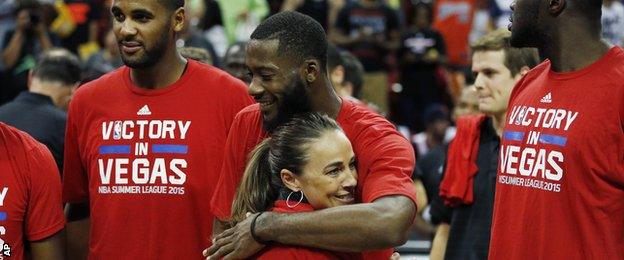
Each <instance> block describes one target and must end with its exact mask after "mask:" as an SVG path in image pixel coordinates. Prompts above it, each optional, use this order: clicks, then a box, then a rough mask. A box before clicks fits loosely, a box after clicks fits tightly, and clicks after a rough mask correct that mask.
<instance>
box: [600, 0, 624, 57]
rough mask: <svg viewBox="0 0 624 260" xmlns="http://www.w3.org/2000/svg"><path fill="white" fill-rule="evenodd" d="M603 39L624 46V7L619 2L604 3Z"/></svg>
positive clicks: (609, 1) (611, 0)
mask: <svg viewBox="0 0 624 260" xmlns="http://www.w3.org/2000/svg"><path fill="white" fill-rule="evenodd" d="M601 23H602V37H604V38H605V39H606V40H607V41H609V42H610V43H612V44H615V45H619V46H622V41H623V40H624V5H622V3H621V2H620V1H618V0H603V1H602V17H601Z"/></svg>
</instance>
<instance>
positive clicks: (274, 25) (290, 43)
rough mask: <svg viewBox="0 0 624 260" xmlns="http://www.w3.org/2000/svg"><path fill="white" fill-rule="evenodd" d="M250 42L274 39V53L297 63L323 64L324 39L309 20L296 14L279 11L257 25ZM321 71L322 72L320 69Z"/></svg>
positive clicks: (325, 62) (324, 62)
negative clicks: (276, 52) (275, 48)
mask: <svg viewBox="0 0 624 260" xmlns="http://www.w3.org/2000/svg"><path fill="white" fill-rule="evenodd" d="M251 39H252V40H274V39H275V40H278V41H279V47H278V53H279V54H280V55H282V54H285V55H288V57H289V58H291V59H294V61H296V62H298V63H301V62H303V61H304V60H306V59H309V58H313V59H317V60H318V61H319V62H320V63H321V67H323V68H325V66H326V65H327V38H326V36H325V30H323V27H322V26H321V25H320V24H319V23H318V22H317V21H316V20H314V19H313V18H312V17H310V16H307V15H304V14H301V13H298V12H280V13H277V14H274V15H272V16H270V17H269V18H267V19H266V20H265V21H264V22H262V23H260V25H258V27H257V28H256V30H254V31H253V33H252V34H251ZM321 71H323V73H325V72H324V69H322V70H321Z"/></svg>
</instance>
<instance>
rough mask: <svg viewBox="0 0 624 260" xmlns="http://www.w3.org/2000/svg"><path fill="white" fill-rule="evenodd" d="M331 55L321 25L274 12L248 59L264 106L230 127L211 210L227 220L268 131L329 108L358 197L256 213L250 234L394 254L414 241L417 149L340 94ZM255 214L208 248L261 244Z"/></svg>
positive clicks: (215, 251) (216, 253)
mask: <svg viewBox="0 0 624 260" xmlns="http://www.w3.org/2000/svg"><path fill="white" fill-rule="evenodd" d="M326 53H327V40H326V38H325V32H324V31H323V28H322V27H321V25H320V24H318V23H317V22H316V21H314V20H313V19H312V18H310V17H308V16H305V15H302V14H299V13H294V12H282V13H279V14H276V15H274V16H271V17H270V18H268V19H267V20H266V21H264V22H263V23H261V24H260V25H259V26H258V28H257V29H256V30H255V31H254V33H253V34H252V35H251V41H250V42H249V44H248V45H247V60H246V64H247V67H248V68H249V69H250V71H251V74H252V78H253V79H252V82H251V85H250V88H249V93H250V94H251V95H252V96H253V97H254V98H255V99H256V101H257V102H258V103H259V104H255V105H252V106H249V107H247V108H245V109H244V110H242V111H241V112H240V113H238V115H237V116H236V119H235V121H234V123H233V124H232V129H233V131H232V132H231V133H230V135H229V136H228V140H227V143H226V147H225V155H224V162H223V168H222V172H221V175H220V178H219V182H218V184H217V190H216V191H215V195H214V196H213V200H212V202H211V209H212V211H213V213H214V214H215V215H216V216H217V218H218V219H219V220H221V221H227V220H228V219H229V217H230V209H231V207H232V201H233V199H234V195H235V192H236V188H237V186H238V185H239V183H240V180H241V177H242V174H243V170H244V168H245V163H246V160H247V155H248V154H249V152H250V151H251V150H252V149H253V148H254V147H255V146H256V145H257V144H258V143H260V141H261V140H263V139H264V138H265V137H266V136H267V133H270V132H271V131H272V130H273V129H275V127H277V126H278V125H280V124H282V123H283V122H285V121H286V120H288V119H289V118H290V117H292V115H294V114H296V113H300V112H306V111H319V112H323V113H325V114H327V115H329V116H331V117H333V118H335V119H336V121H337V122H338V124H339V125H340V126H341V127H342V129H343V130H344V132H345V134H346V135H347V137H348V138H349V140H350V141H351V144H352V145H353V150H354V152H355V154H356V157H357V161H358V187H357V191H356V195H357V199H358V200H359V202H361V203H360V204H356V205H349V206H341V207H335V208H331V209H325V210H319V211H315V212H310V213H305V214H280V213H274V212H267V213H265V214H262V215H261V216H259V217H258V218H257V223H256V224H257V225H256V226H255V229H254V230H253V232H254V233H255V235H256V236H257V238H258V239H259V240H261V241H275V242H278V243H280V244H286V245H293V246H305V247H313V248H320V249H326V250H330V251H341V252H363V251H371V252H366V253H364V254H363V256H364V257H365V258H368V259H388V258H389V257H390V255H391V254H392V250H391V249H388V248H392V247H395V246H399V245H401V244H402V243H404V242H405V240H406V239H407V235H408V234H409V227H410V225H411V223H412V220H413V218H414V214H415V212H416V206H415V205H416V203H415V201H416V195H415V191H414V188H413V183H412V180H411V174H412V171H413V168H414V151H413V149H412V147H411V145H410V143H409V142H408V141H407V140H406V139H405V138H404V137H402V135H401V134H400V133H398V132H397V131H396V129H395V128H394V126H393V125H392V124H391V123H389V122H388V121H387V120H386V119H385V118H383V117H381V116H379V115H377V114H375V113H374V112H371V111H370V110H369V109H367V108H365V107H362V106H360V105H356V104H355V103H353V102H352V101H349V100H345V99H340V98H339V97H338V95H337V94H336V93H335V92H334V90H333V87H332V86H331V84H330V83H329V82H330V81H329V78H328V75H327V71H326V59H327V58H326V57H327V55H326ZM250 219H251V218H249V219H247V220H245V221H243V222H241V223H239V224H238V225H236V226H235V227H233V228H231V229H229V230H227V231H225V232H223V233H221V234H220V235H218V236H216V237H215V241H216V242H215V244H214V246H213V247H211V248H209V249H208V250H206V251H205V252H204V254H205V255H206V256H209V255H210V258H211V259H217V258H219V257H223V256H225V257H228V258H236V259H238V258H245V257H249V256H251V255H253V254H254V253H256V252H258V251H259V250H260V249H262V247H263V245H262V244H260V243H258V242H257V241H255V240H254V239H253V238H252V235H251V232H252V230H251V221H250ZM215 227H217V226H215ZM213 234H215V235H216V234H219V232H218V231H217V232H215V233H213ZM374 250H382V251H374Z"/></svg>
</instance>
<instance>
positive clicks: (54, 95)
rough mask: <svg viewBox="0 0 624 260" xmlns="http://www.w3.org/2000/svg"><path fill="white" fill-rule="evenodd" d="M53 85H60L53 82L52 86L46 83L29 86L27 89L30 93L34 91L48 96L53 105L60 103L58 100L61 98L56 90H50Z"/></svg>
mask: <svg viewBox="0 0 624 260" xmlns="http://www.w3.org/2000/svg"><path fill="white" fill-rule="evenodd" d="M41 84H44V83H41ZM52 84H53V83H52ZM55 87H57V88H58V87H60V85H58V84H54V85H52V86H50V85H47V86H43V85H38V86H31V87H30V89H29V90H28V91H29V92H30V93H35V94H39V95H43V96H47V97H50V99H52V103H54V105H55V106H58V105H59V103H60V100H61V96H60V95H59V94H58V93H57V92H55V91H52V89H53V88H55Z"/></svg>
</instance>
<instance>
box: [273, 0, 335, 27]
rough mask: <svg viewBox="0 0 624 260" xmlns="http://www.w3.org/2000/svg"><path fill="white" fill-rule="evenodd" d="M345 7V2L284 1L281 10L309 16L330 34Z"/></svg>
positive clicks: (333, 0) (320, 0)
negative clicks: (339, 13)
mask: <svg viewBox="0 0 624 260" xmlns="http://www.w3.org/2000/svg"><path fill="white" fill-rule="evenodd" d="M344 5H345V0H284V1H283V4H282V7H281V10H282V11H297V12H300V13H302V14H307V15H309V16H310V17H312V18H314V20H316V21H317V22H319V23H320V24H321V26H323V29H325V31H326V32H329V30H330V29H331V27H332V26H333V25H335V23H336V18H337V16H338V12H339V11H340V9H342V7H344Z"/></svg>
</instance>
